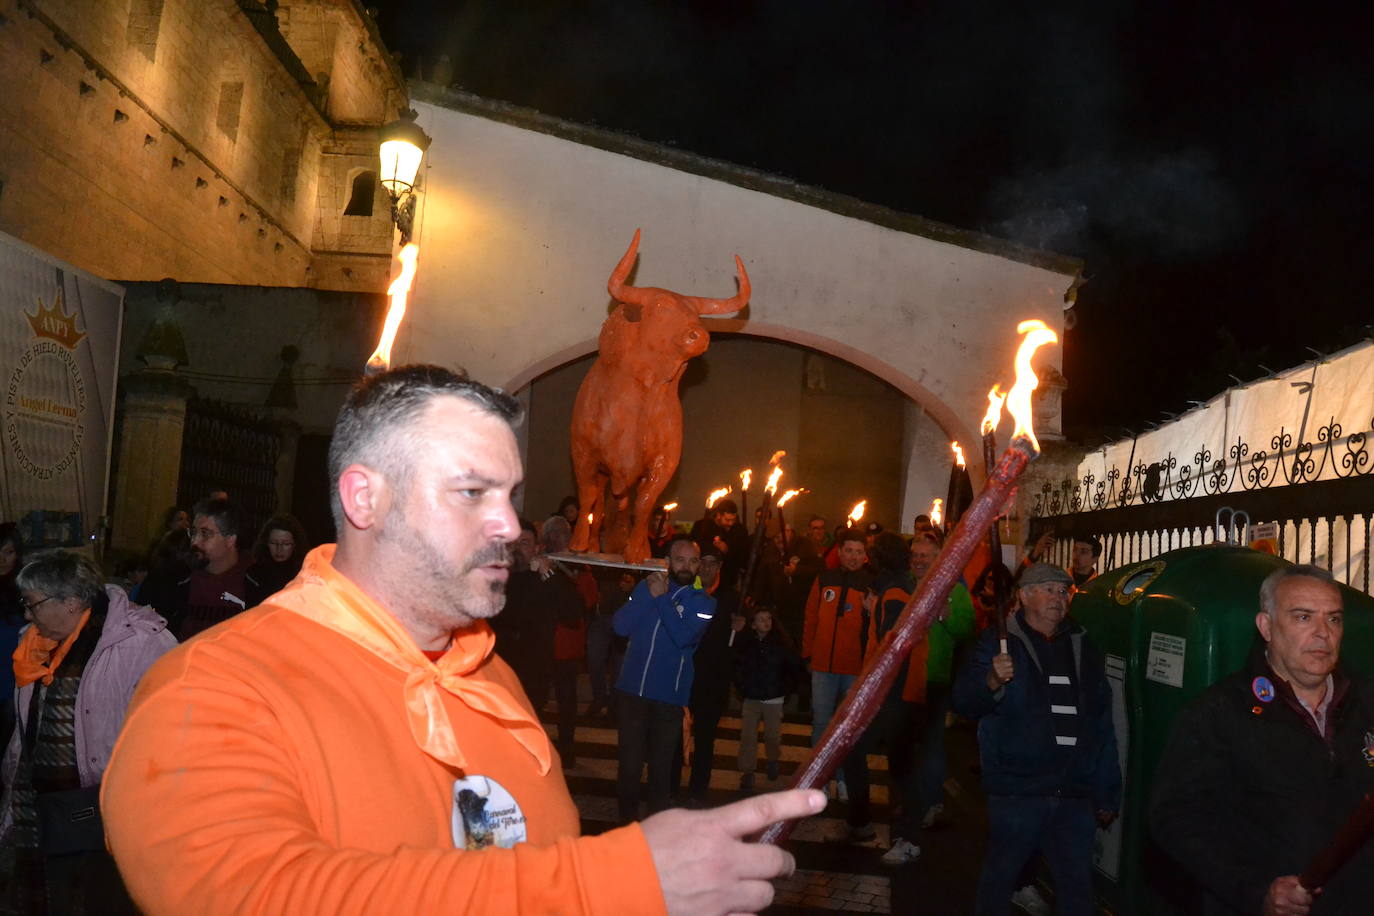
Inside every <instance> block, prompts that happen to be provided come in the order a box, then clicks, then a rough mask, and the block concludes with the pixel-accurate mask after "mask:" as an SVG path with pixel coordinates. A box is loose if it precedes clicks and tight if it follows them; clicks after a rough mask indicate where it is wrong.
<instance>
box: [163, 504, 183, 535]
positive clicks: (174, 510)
mask: <svg viewBox="0 0 1374 916" xmlns="http://www.w3.org/2000/svg"><path fill="white" fill-rule="evenodd" d="M185 511H186V510H185V509H183V508H181V507H180V506H168V507H167V511H166V512H164V513H162V530H163V531H166V530H168V529H169V528H171V527H172V521H173V520H174V519H176V517H177V516H178V515H180V514H181V513H183V512H185Z"/></svg>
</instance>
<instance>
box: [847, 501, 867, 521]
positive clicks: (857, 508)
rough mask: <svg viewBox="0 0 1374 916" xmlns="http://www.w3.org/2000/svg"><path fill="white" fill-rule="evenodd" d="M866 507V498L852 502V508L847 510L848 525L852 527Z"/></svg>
mask: <svg viewBox="0 0 1374 916" xmlns="http://www.w3.org/2000/svg"><path fill="white" fill-rule="evenodd" d="M867 508H868V500H866V499H861V500H859V501H858V502H856V503H855V504H854V508H853V509H850V510H849V527H851V528H853V527H854V526H855V525H857V524H858V523H859V519H861V518H863V517H864V510H865V509H867Z"/></svg>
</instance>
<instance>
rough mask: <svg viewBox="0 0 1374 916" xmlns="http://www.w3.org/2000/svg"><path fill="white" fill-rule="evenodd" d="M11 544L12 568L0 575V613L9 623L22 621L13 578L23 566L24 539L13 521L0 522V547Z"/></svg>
mask: <svg viewBox="0 0 1374 916" xmlns="http://www.w3.org/2000/svg"><path fill="white" fill-rule="evenodd" d="M6 544H11V545H13V547H14V568H13V569H11V570H10V571H9V573H8V574H6V575H4V576H0V615H3V616H4V618H5V620H6V621H7V622H8V623H10V624H16V623H22V622H23V620H24V612H23V609H22V608H20V606H19V589H18V587H17V586H15V584H14V580H15V579H17V578H18V577H19V570H21V569H23V568H24V539H23V538H22V537H21V536H20V534H19V526H18V525H17V524H15V523H14V522H0V547H4V546H5V545H6Z"/></svg>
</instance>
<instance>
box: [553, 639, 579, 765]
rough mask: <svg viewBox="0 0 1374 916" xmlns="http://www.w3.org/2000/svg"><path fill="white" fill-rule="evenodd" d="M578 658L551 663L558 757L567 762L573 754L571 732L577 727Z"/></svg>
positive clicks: (561, 659) (557, 660)
mask: <svg viewBox="0 0 1374 916" xmlns="http://www.w3.org/2000/svg"><path fill="white" fill-rule="evenodd" d="M581 665H582V660H581V659H579V658H559V659H555V660H554V663H553V696H554V699H556V700H557V701H558V755H559V756H560V757H562V758H563V760H564V762H565V763H566V762H568V761H570V760H572V759H573V757H574V756H575V755H574V753H573V732H574V729H576V727H577V671H578V668H580V667H581Z"/></svg>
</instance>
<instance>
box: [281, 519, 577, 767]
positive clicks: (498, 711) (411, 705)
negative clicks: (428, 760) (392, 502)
mask: <svg viewBox="0 0 1374 916" xmlns="http://www.w3.org/2000/svg"><path fill="white" fill-rule="evenodd" d="M333 560H334V545H333V544H322V545H321V546H319V547H316V548H315V549H314V550H312V551H310V553H308V554H306V557H305V563H304V564H302V566H301V571H300V575H298V576H297V577H296V578H295V579H293V580H292V581H291V583H290V584H289V585H288V586H287V587H286V588H285V589H284V590H282V591H280V592H278V593H277V594H276V595H275V596H273V598H272V599H271V602H270V603H271V604H275V605H279V606H281V607H283V608H285V609H287V610H289V611H293V612H295V613H297V614H300V615H301V616H302V617H306V618H308V619H310V620H313V621H315V622H316V623H318V624H320V625H321V626H324V627H328V628H329V629H331V630H333V631H334V632H336V633H338V634H340V635H342V636H346V637H348V638H349V639H351V640H353V642H355V643H357V644H358V645H360V646H362V647H363V648H364V649H366V650H367V651H369V652H371V653H372V654H373V655H375V656H377V657H378V658H380V659H381V660H382V661H384V662H386V663H387V664H389V665H391V666H392V667H393V668H397V669H399V670H400V671H402V672H404V673H405V675H406V680H405V687H404V688H403V696H404V698H405V713H406V719H407V722H408V724H409V725H410V734H411V735H412V736H413V737H414V738H415V743H416V744H418V745H419V746H420V749H421V750H423V751H424V752H425V753H426V754H429V755H430V756H431V757H434V758H435V759H437V760H440V761H443V762H444V763H447V764H449V765H450V766H455V767H458V768H459V769H461V770H466V769H467V759H466V758H465V757H464V756H463V752H462V750H461V749H459V747H458V737H457V735H455V734H454V732H453V723H452V722H450V721H449V717H448V713H447V712H446V711H445V710H444V704H443V702H442V699H441V697H440V694H439V691H440V690H444V691H447V692H448V693H450V694H452V695H453V696H455V697H457V698H458V699H459V700H461V701H462V702H463V703H465V704H467V705H468V707H470V708H471V709H472V710H473V711H475V712H478V713H481V714H482V715H484V716H488V717H489V718H492V719H495V720H497V721H498V722H500V723H501V724H502V725H504V726H506V728H507V729H509V730H510V732H511V733H512V734H513V735H514V736H515V740H517V741H519V742H520V743H521V744H522V745H524V747H525V749H526V750H527V751H529V752H530V754H531V755H532V756H533V757H534V759H535V760H536V761H537V762H538V764H539V775H541V776H543V775H545V774H547V773H548V771H549V766H550V764H551V762H552V752H551V748H550V747H549V736H548V733H547V732H545V731H544V727H543V726H542V725H540V724H539V720H538V719H537V718H535V717H534V716H533V715H531V714H530V712H529V711H528V710H526V709H525V708H524V707H523V706H521V705H520V702H519V701H518V700H517V699H516V698H515V697H514V696H512V695H511V693H510V692H509V691H508V690H506V689H505V688H504V687H502V686H500V685H499V684H497V683H496V682H494V681H490V680H486V679H485V678H475V677H468V675H470V674H472V673H473V672H475V671H476V670H477V669H478V668H479V667H481V665H482V663H483V662H485V661H486V660H487V657H488V656H490V655H491V652H492V649H493V648H494V647H495V645H496V637H495V635H494V634H493V633H492V632H491V627H489V626H487V623H486V621H482V620H479V621H477V622H476V623H474V624H473V625H472V626H470V627H467V628H466V629H462V630H457V631H455V632H454V634H453V644H452V646H450V647H449V650H448V652H447V653H445V655H444V656H443V657H442V658H441V659H439V661H437V662H431V661H430V660H429V659H428V658H426V657H425V656H424V653H422V652H421V651H420V649H419V648H418V647H417V646H416V645H415V640H413V639H412V638H411V637H410V634H409V633H408V632H406V630H405V628H404V627H402V626H401V625H400V624H399V623H398V622H397V621H396V618H395V617H393V616H391V614H389V613H387V611H386V610H385V609H384V608H383V607H382V606H381V605H379V604H378V603H377V602H376V601H374V600H373V599H372V598H370V597H369V596H368V595H367V594H366V593H364V592H363V590H362V589H360V588H358V586H357V585H356V584H354V583H353V581H352V580H351V579H349V578H348V577H347V576H345V575H344V574H343V573H341V572H339V571H338V570H337V569H335V568H334V563H333Z"/></svg>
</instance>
